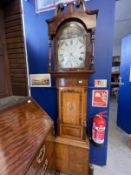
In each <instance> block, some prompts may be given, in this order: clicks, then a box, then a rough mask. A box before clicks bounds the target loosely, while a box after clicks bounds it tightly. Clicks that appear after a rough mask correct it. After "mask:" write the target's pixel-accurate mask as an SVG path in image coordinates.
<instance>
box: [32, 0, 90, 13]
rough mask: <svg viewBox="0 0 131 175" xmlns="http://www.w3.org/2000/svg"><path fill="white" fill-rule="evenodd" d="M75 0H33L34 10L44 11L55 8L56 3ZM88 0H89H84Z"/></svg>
mask: <svg viewBox="0 0 131 175" xmlns="http://www.w3.org/2000/svg"><path fill="white" fill-rule="evenodd" d="M73 1H75V0H35V6H36V12H37V13H39V12H44V11H48V10H51V9H55V7H56V5H57V4H59V3H68V2H73ZM85 1H90V0H85Z"/></svg>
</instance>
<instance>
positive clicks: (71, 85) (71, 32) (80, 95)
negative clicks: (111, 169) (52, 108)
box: [47, 0, 98, 175]
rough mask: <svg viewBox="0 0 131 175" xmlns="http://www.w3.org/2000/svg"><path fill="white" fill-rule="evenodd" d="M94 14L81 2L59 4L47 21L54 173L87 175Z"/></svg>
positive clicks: (95, 14)
mask: <svg viewBox="0 0 131 175" xmlns="http://www.w3.org/2000/svg"><path fill="white" fill-rule="evenodd" d="M97 13H98V11H97V10H95V11H89V10H87V9H86V7H85V4H84V1H83V0H80V1H76V2H75V3H68V4H67V6H64V5H63V4H59V5H58V7H57V10H56V15H55V16H54V17H53V18H51V19H48V20H47V23H48V33H49V59H48V71H49V73H51V74H52V76H54V77H55V80H56V87H57V91H58V125H57V137H56V140H55V143H56V144H55V145H56V147H55V154H56V161H55V162H56V170H57V171H62V172H64V173H67V174H71V175H73V174H75V175H79V174H82V175H87V174H88V171H89V165H88V161H89V142H88V137H87V136H86V132H85V131H86V129H85V127H86V120H88V117H87V100H88V95H87V86H88V77H89V75H90V74H92V73H94V72H95V69H94V39H95V28H96V16H97Z"/></svg>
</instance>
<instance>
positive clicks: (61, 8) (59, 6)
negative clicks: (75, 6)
mask: <svg viewBox="0 0 131 175" xmlns="http://www.w3.org/2000/svg"><path fill="white" fill-rule="evenodd" d="M63 10H64V4H63V3H59V4H58V5H57V7H56V14H58V13H61V12H62V11H63Z"/></svg>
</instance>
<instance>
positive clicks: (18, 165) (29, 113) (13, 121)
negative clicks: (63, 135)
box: [0, 99, 54, 175]
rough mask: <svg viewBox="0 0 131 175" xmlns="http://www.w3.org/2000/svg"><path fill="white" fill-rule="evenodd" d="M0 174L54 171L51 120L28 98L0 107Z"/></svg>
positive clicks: (44, 174)
mask: <svg viewBox="0 0 131 175" xmlns="http://www.w3.org/2000/svg"><path fill="white" fill-rule="evenodd" d="M0 123H1V125H0V138H1V139H0V155H1V159H0V174H2V175H48V174H49V173H50V174H53V173H54V171H53V170H54V167H53V166H54V156H53V155H54V136H53V121H52V120H51V118H50V117H49V116H48V114H47V113H46V112H45V111H43V110H42V109H41V108H40V106H38V105H37V103H36V102H35V101H33V100H32V99H27V100H25V101H24V102H21V103H19V104H16V105H14V106H12V107H9V108H8V109H4V110H2V111H0Z"/></svg>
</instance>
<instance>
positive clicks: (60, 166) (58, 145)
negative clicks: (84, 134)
mask: <svg viewBox="0 0 131 175" xmlns="http://www.w3.org/2000/svg"><path fill="white" fill-rule="evenodd" d="M55 170H56V171H59V172H62V173H65V174H70V175H89V141H88V138H87V139H86V141H77V140H72V139H68V138H62V137H56V139H55Z"/></svg>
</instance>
